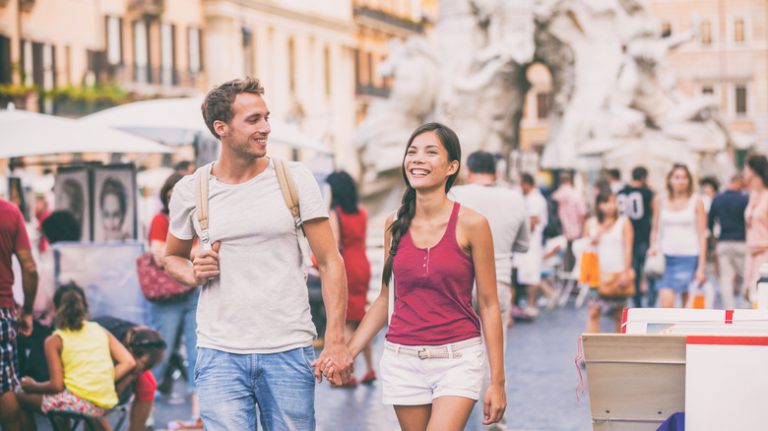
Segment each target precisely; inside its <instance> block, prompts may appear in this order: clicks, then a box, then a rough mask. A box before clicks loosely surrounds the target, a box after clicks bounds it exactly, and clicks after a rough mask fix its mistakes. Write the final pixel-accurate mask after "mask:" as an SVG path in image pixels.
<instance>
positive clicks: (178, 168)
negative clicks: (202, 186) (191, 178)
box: [173, 160, 195, 176]
mask: <svg viewBox="0 0 768 431" xmlns="http://www.w3.org/2000/svg"><path fill="white" fill-rule="evenodd" d="M173 173H174V174H179V175H181V176H185V175H192V174H194V173H195V164H194V163H192V162H190V161H189V160H182V161H180V162H178V163H176V164H175V165H173Z"/></svg>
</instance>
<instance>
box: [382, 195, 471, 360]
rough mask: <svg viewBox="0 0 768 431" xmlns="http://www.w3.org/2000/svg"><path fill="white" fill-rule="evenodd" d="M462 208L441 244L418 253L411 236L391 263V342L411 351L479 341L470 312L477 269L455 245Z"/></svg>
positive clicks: (454, 214)
mask: <svg viewBox="0 0 768 431" xmlns="http://www.w3.org/2000/svg"><path fill="white" fill-rule="evenodd" d="M459 208H460V205H459V204H458V203H454V205H453V212H452V213H451V218H450V221H449V222H448V227H446V229H445V233H444V234H443V237H442V239H440V241H439V242H438V243H437V244H436V245H434V246H432V247H430V248H426V249H423V248H418V247H416V245H415V244H414V243H413V240H412V239H411V233H410V230H409V231H408V232H406V233H405V235H403V237H402V239H401V240H400V245H398V247H397V252H396V254H395V257H394V262H393V273H394V280H395V307H394V311H393V312H392V322H391V323H390V325H389V330H388V331H387V336H386V338H387V341H389V342H391V343H397V344H403V345H407V346H419V345H426V346H438V345H442V344H449V343H456V342H459V341H464V340H468V339H470V338H475V337H479V336H480V319H479V318H478V316H477V314H476V313H475V309H474V308H473V307H472V288H473V287H474V282H475V269H474V265H473V263H472V258H470V257H469V256H467V254H466V253H464V251H463V250H462V249H461V247H460V246H459V243H458V242H457V241H456V224H457V220H458V215H459Z"/></svg>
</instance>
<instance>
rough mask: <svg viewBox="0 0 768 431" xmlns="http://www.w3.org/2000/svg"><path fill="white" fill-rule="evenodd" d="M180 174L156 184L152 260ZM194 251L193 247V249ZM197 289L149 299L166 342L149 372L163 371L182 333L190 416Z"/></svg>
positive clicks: (161, 245) (160, 251)
mask: <svg viewBox="0 0 768 431" xmlns="http://www.w3.org/2000/svg"><path fill="white" fill-rule="evenodd" d="M182 178H183V177H182V176H181V175H179V174H171V176H169V177H168V179H166V180H165V183H164V184H163V187H161V188H160V201H161V202H162V204H163V208H162V210H161V211H160V212H159V213H158V214H157V215H155V217H154V218H153V219H152V224H151V225H150V227H149V246H150V249H151V250H152V256H153V258H154V260H155V263H156V264H157V265H158V266H160V267H164V266H165V259H164V258H163V256H165V239H166V237H167V236H168V225H169V221H168V211H169V209H168V203H169V202H170V201H171V193H172V192H173V187H174V186H175V185H176V183H177V182H178V181H179V180H180V179H182ZM193 252H194V251H193ZM198 295H199V292H198V290H197V289H194V290H192V291H191V292H190V293H188V294H185V295H182V296H181V297H179V298H174V299H171V300H168V301H163V302H152V303H151V305H152V318H153V320H154V321H153V325H154V326H155V327H156V328H157V330H158V332H160V336H161V337H162V338H163V340H166V342H167V343H168V347H169V348H168V349H166V350H165V355H164V358H163V361H162V362H161V363H160V365H159V366H157V367H155V368H154V370H153V372H154V374H155V377H156V378H157V380H158V381H159V382H161V386H162V380H163V378H164V376H165V375H166V369H167V368H168V363H169V360H170V358H171V355H172V354H173V353H174V349H175V347H176V343H175V341H176V340H177V339H178V338H179V337H180V336H183V339H184V346H185V350H186V353H187V385H188V390H189V392H190V395H191V399H192V417H193V419H197V418H198V417H199V416H200V405H199V402H198V399H197V394H196V392H195V378H194V376H195V359H196V358H197V347H196V345H197V335H196V332H195V331H196V329H197V322H196V320H195V313H196V311H197V298H198Z"/></svg>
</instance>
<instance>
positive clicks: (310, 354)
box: [299, 346, 316, 374]
mask: <svg viewBox="0 0 768 431" xmlns="http://www.w3.org/2000/svg"><path fill="white" fill-rule="evenodd" d="M299 350H300V351H301V359H302V360H303V361H304V365H306V366H307V369H308V370H309V371H310V372H311V373H313V374H314V372H315V369H314V368H312V362H315V358H316V356H315V348H314V347H312V346H307V347H302V348H300V349H299Z"/></svg>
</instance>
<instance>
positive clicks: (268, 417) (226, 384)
mask: <svg viewBox="0 0 768 431" xmlns="http://www.w3.org/2000/svg"><path fill="white" fill-rule="evenodd" d="M314 360H315V351H314V349H313V348H312V346H308V347H303V348H298V349H293V350H289V351H287V352H282V353H269V354H256V353H254V354H236V353H227V352H222V351H220V350H215V349H207V348H202V347H201V348H198V349H197V368H196V369H195V378H196V380H197V393H198V395H199V397H200V413H201V416H202V418H203V423H204V424H205V429H206V430H216V431H225V430H227V431H230V430H231V431H245V430H256V429H257V427H256V408H257V406H258V409H259V419H260V422H261V426H262V428H263V429H264V430H265V431H313V430H314V429H315V378H314V374H313V372H312V367H311V366H310V365H311V364H312V361H314Z"/></svg>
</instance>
